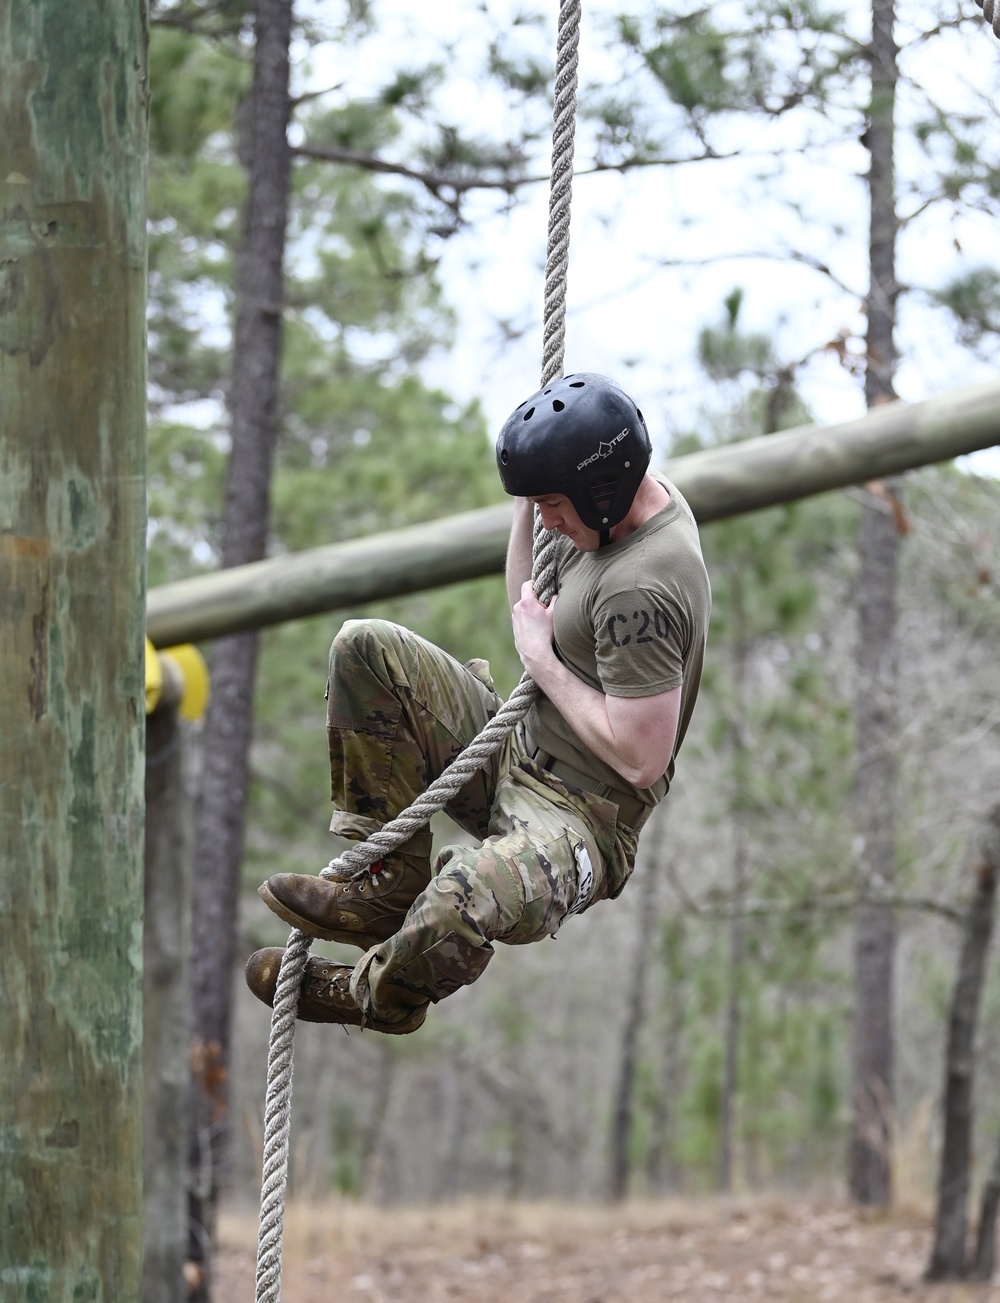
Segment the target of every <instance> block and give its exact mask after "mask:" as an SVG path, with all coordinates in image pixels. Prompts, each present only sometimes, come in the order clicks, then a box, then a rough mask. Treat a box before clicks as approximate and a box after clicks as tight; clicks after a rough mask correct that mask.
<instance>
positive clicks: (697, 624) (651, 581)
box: [526, 475, 712, 805]
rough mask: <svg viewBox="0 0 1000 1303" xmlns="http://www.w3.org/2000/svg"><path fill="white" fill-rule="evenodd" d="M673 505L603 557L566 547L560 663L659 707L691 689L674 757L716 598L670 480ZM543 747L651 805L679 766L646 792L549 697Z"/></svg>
mask: <svg viewBox="0 0 1000 1303" xmlns="http://www.w3.org/2000/svg"><path fill="white" fill-rule="evenodd" d="M655 478H656V479H657V480H659V481H660V483H661V484H663V486H664V487H665V488H666V489H667V491H668V492H669V494H670V501H669V502H668V503H667V505H666V506H665V507H664V508H663V510H662V511H658V512H657V513H656V515H655V516H652V517H651V518H650V519H649V520H647V521H646V522H645V523H644V524H642V525H640V526H639V528H638V529H637V530H635V532H634V533H632V534H629V535H628V537H627V538H624V539H622V540H621V541H620V542H617V543H609V544H608V545H607V546H606V547H602V548H598V550H597V551H596V552H580V551H579V550H578V549H577V548H576V547H574V546H573V544H572V542H571V541H570V540H569V539H567V538H558V539H557V541H556V545H557V574H558V582H559V600H558V602H557V603H556V609H555V616H554V620H553V628H554V637H555V648H556V654H557V655H558V656H559V658H560V660H562V661H563V663H564V664H565V665H567V666H568V667H569V668H570V669H571V670H572V671H573V673H574V674H576V675H577V676H578V677H579V678H581V679H582V680H583V681H584V683H588V684H589V685H590V686H591V687H592V688H596V689H597V690H598V691H599V692H603V693H604V694H605V696H609V697H651V696H655V695H656V694H657V693H660V692H667V691H669V690H670V689H671V688H676V687H677V686H678V685H680V686H681V709H680V720H679V723H678V728H677V741H676V743H675V745H674V756H676V754H677V752H678V750H679V749H680V745H681V742H682V741H683V740H684V734H685V733H686V732H687V728H688V724H689V723H690V721H691V715H692V712H693V711H694V703H695V699H696V697H697V695H698V685H699V683H700V682H701V671H702V665H703V662H704V656H705V642H706V639H707V635H708V621H709V616H710V614H711V610H712V595H711V589H710V587H709V581H708V572H707V571H706V569H705V562H704V559H703V557H702V554H701V543H700V542H699V539H698V527H697V525H696V524H695V519H694V516H693V515H692V513H691V508H690V507H689V506H688V504H687V503H686V502H685V501H684V499H683V497H682V496H681V494H680V493H679V491H678V490H677V489H676V488H675V486H674V485H673V484H671V483H670V481H669V480H667V479H665V478H664V477H663V476H662V475H656V476H655ZM526 723H527V726H528V732H529V734H530V736H531V738H532V741H533V742H534V744H535V745H536V746H538V747H540V748H541V749H542V750H543V751H548V752H549V753H550V754H551V755H553V756H555V757H556V758H557V759H558V760H562V761H564V762H565V763H566V764H569V765H572V766H573V767H574V768H576V769H581V770H583V771H584V772H585V773H589V774H592V775H593V776H594V777H595V778H597V779H599V780H600V781H601V782H604V783H608V784H609V785H610V786H611V787H613V788H615V789H617V790H618V791H622V792H627V793H630V794H633V795H635V796H637V797H638V798H639V799H640V800H642V801H644V802H645V803H646V804H647V805H655V804H656V803H657V801H660V800H662V799H663V797H664V796H665V795H666V793H667V789H668V788H669V786H670V780H671V779H672V778H673V773H674V759H673V757H671V760H670V765H669V766H668V768H667V772H666V773H665V774H664V775H663V777H662V778H661V779H660V780H659V781H658V782H657V783H654V784H653V786H652V787H647V788H637V787H633V786H632V785H631V784H630V783H628V782H626V780H625V779H624V778H623V777H622V776H621V774H619V773H618V771H617V770H615V769H613V768H612V767H611V766H610V765H608V764H606V763H605V762H604V761H603V760H602V759H601V758H600V756H597V755H595V754H594V753H593V752H592V751H590V750H589V749H588V748H587V747H586V746H584V744H583V742H581V741H580V739H579V738H578V737H577V735H576V734H575V733H574V732H573V729H572V728H571V726H570V724H569V723H568V722H567V721H566V720H565V719H563V717H562V715H560V714H559V712H558V711H557V710H556V708H555V706H553V704H552V703H551V701H549V699H548V698H547V697H545V696H540V697H539V699H538V701H537V702H536V704H535V705H534V706H533V707H532V708H531V710H530V711H529V713H528V716H527V720H526Z"/></svg>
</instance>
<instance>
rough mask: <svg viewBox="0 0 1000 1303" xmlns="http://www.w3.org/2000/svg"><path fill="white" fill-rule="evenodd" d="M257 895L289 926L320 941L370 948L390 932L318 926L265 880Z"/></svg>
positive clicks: (385, 938) (386, 938) (380, 942)
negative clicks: (373, 933) (380, 934)
mask: <svg viewBox="0 0 1000 1303" xmlns="http://www.w3.org/2000/svg"><path fill="white" fill-rule="evenodd" d="M257 895H258V896H259V897H260V898H261V900H262V901H263V902H264V904H265V905H266V906H267V907H268V909H269V910H270V911H271V912H272V913H273V914H277V916H278V917H279V918H282V919H284V920H285V922H286V923H288V924H289V926H291V927H296V928H298V929H299V931H300V932H304V933H305V934H306V936H310V937H316V938H317V939H318V940H320V941H337V942H339V943H340V944H341V945H345V946H358V947H359V948H360V949H361V950H370V949H371V948H372V946H379V945H381V944H382V942H383V941H387V940H388V938H389V936H392V933H391V932H390V933H389V934H388V936H385V937H373V936H363V935H359V934H358V933H357V932H344V931H338V930H337V929H333V928H323V927H320V926H319V924H318V923H314V922H313V921H312V919H308V918H303V917H302V915H301V914H296V912H295V910H293V909H292V908H291V907H290V906H288V905H286V904H285V903H284V902H283V901H281V900H279V899H278V897H277V896H276V895H275V894H274V892H273V891H272V890H271V888H270V887H269V886H268V885H267V883H266V882H262V883H261V884H260V886H259V887H258V888H257Z"/></svg>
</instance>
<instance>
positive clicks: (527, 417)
mask: <svg viewBox="0 0 1000 1303" xmlns="http://www.w3.org/2000/svg"><path fill="white" fill-rule="evenodd" d="M534 414H535V409H534V408H533V407H529V408H528V410H527V411H526V412H525V414H524V415H523V416H522V417H521V420H522V421H530V420H531V418H532V417H533V416H534Z"/></svg>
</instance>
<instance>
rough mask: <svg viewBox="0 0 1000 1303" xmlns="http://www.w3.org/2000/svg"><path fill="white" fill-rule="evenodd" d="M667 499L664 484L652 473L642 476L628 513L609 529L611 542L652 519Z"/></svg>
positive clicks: (626, 536)
mask: <svg viewBox="0 0 1000 1303" xmlns="http://www.w3.org/2000/svg"><path fill="white" fill-rule="evenodd" d="M669 501H670V494H669V493H668V491H667V489H666V488H665V486H664V485H662V484H661V483H660V481H659V480H656V479H654V478H653V477H652V475H646V476H644V477H643V480H642V483H641V484H640V485H639V488H638V490H637V491H636V495H635V497H634V498H633V499H632V505H631V507H629V510H628V515H627V516H626V517H625V518H624V520H621V521H619V522H618V524H617V525H616V526H615V527H614V529H613V530H612V531H611V542H612V543H618V542H620V541H621V540H622V539H623V538H628V536H629V534H634V533H635V531H636V530H637V529H638V528H639V526H640V525H644V524H645V523H646V521H647V520H652V518H653V517H654V516H655V515H656V514H657V512H660V511H662V510H663V508H664V507H665V506H666V505H667V503H668V502H669Z"/></svg>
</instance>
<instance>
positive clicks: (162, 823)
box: [142, 704, 191, 1303]
mask: <svg viewBox="0 0 1000 1303" xmlns="http://www.w3.org/2000/svg"><path fill="white" fill-rule="evenodd" d="M182 742H183V734H182V726H181V722H180V720H179V718H178V713H177V708H176V706H175V705H172V704H168V705H164V706H161V707H160V709H158V710H157V711H156V712H155V713H154V714H152V715H150V716H149V717H148V719H147V720H146V860H145V865H146V873H145V893H144V900H145V916H144V920H143V947H142V949H143V982H142V990H143V998H142V1017H143V1038H142V1069H143V1145H142V1174H143V1270H142V1298H143V1303H187V1297H188V1291H187V1285H186V1284H185V1281H184V1258H185V1254H186V1251H187V1238H186V1234H185V1231H186V1226H187V1209H186V1208H185V1206H184V1178H185V1172H186V1162H185V1160H186V1154H187V1132H188V1111H189V1110H188V1102H189V1098H190V1074H189V1072H188V1068H187V1044H188V1035H189V1030H190V995H191V992H190V987H189V982H188V952H189V950H190V945H189V921H190V910H191V898H190V892H191V865H190V849H191V848H190V838H189V836H188V833H187V830H188V828H189V827H190V809H189V805H190V802H189V800H188V793H187V791H186V790H185V783H184V764H183V745H182Z"/></svg>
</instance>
